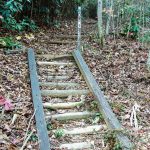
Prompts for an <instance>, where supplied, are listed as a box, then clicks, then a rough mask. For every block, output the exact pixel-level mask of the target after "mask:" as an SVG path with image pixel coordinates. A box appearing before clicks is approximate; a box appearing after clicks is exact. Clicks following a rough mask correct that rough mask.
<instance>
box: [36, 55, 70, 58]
mask: <svg viewBox="0 0 150 150" xmlns="http://www.w3.org/2000/svg"><path fill="white" fill-rule="evenodd" d="M36 56H37V57H38V58H46V59H63V58H69V59H70V58H71V59H72V58H73V56H72V55H70V54H62V55H51V54H41V55H36Z"/></svg>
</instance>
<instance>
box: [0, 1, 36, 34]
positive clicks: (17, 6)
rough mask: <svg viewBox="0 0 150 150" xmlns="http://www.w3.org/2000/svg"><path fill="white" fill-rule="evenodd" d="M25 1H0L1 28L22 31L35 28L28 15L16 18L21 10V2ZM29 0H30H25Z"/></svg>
mask: <svg viewBox="0 0 150 150" xmlns="http://www.w3.org/2000/svg"><path fill="white" fill-rule="evenodd" d="M25 2H26V1H22V0H8V1H7V2H3V3H2V2H1V5H0V13H1V14H2V17H1V18H0V20H1V22H2V25H3V28H6V29H8V30H13V31H19V32H20V31H23V30H26V29H30V30H36V29H37V26H36V25H35V23H34V21H33V20H30V19H29V18H28V17H25V18H23V19H22V20H19V19H18V18H17V16H18V14H20V13H21V12H22V11H23V3H25ZM27 2H30V0H27Z"/></svg>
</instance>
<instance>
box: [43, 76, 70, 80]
mask: <svg viewBox="0 0 150 150" xmlns="http://www.w3.org/2000/svg"><path fill="white" fill-rule="evenodd" d="M44 78H45V79H47V80H66V79H69V78H70V77H69V76H45V77H44Z"/></svg>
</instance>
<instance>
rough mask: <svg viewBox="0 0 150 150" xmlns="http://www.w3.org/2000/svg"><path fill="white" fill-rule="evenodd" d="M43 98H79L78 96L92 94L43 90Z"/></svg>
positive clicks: (80, 91)
mask: <svg viewBox="0 0 150 150" xmlns="http://www.w3.org/2000/svg"><path fill="white" fill-rule="evenodd" d="M41 93H42V96H51V97H68V96H70V95H72V96H78V95H87V94H89V93H90V91H89V90H41Z"/></svg>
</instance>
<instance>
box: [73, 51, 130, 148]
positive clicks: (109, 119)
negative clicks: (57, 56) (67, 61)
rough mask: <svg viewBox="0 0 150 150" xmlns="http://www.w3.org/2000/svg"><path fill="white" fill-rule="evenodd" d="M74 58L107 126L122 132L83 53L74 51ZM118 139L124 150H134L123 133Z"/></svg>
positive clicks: (118, 134)
mask: <svg viewBox="0 0 150 150" xmlns="http://www.w3.org/2000/svg"><path fill="white" fill-rule="evenodd" d="M73 57H74V59H75V61H76V63H77V65H78V67H79V69H80V71H81V73H82V75H83V77H84V79H85V81H86V83H87V85H88V87H89V89H90V91H91V92H92V93H93V95H94V96H95V98H96V99H97V101H98V104H99V109H100V111H101V112H102V114H103V116H104V119H105V122H106V123H107V126H108V127H109V128H110V129H111V130H114V131H115V130H120V129H122V125H121V124H120V122H119V120H118V119H117V117H116V115H115V114H114V113H113V111H112V109H111V107H110V105H109V103H108V102H107V100H106V99H105V97H104V94H103V93H102V91H101V89H100V87H99V85H98V84H97V82H96V81H95V79H94V77H93V75H92V73H91V72H90V70H89V68H88V66H87V64H86V63H85V61H84V59H83V57H82V55H81V53H80V51H79V50H75V51H73ZM116 136H117V139H118V140H119V142H120V144H121V147H122V149H123V150H132V149H133V144H132V143H131V141H130V140H129V138H128V137H127V136H126V135H125V134H123V133H122V132H116Z"/></svg>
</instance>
